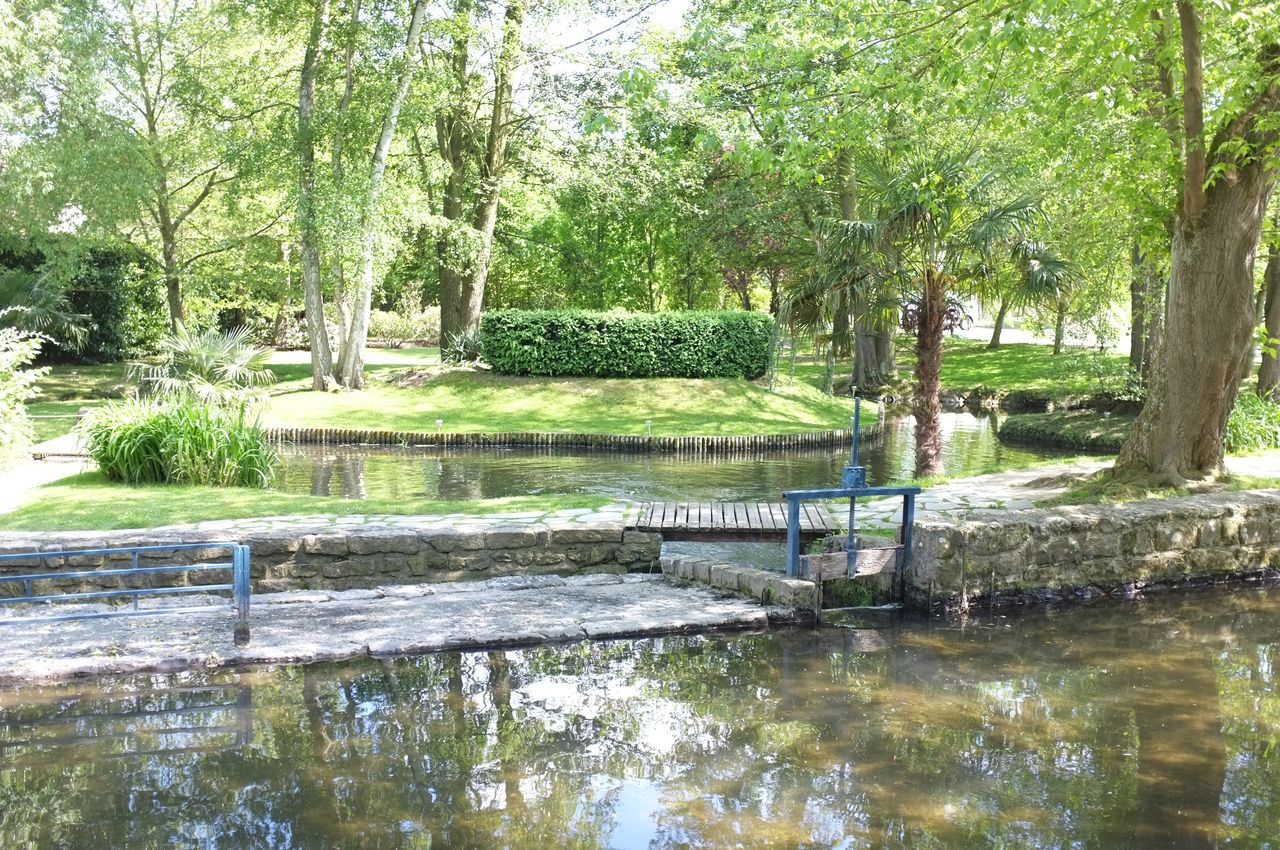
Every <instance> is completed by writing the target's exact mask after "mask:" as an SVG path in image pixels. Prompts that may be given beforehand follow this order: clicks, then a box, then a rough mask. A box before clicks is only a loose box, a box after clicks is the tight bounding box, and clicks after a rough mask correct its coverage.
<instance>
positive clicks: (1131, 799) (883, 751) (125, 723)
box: [0, 589, 1280, 850]
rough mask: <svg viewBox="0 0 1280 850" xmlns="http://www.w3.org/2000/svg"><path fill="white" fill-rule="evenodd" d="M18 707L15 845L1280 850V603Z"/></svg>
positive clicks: (16, 692)
mask: <svg viewBox="0 0 1280 850" xmlns="http://www.w3.org/2000/svg"><path fill="white" fill-rule="evenodd" d="M870 634H872V635H873V636H874V637H875V640H864V639H861V638H862V637H865V634H864V633H860V632H858V631H856V630H852V629H844V628H823V629H816V630H815V629H794V630H780V631H774V632H770V633H764V634H746V635H742V634H739V635H715V636H703V637H670V638H661V639H647V640H634V641H610V642H588V643H580V644H572V645H565V646H553V647H540V648H533V649H521V650H509V651H494V652H477V653H464V654H459V653H444V654H438V655H431V656H425V657H422V658H415V659H399V660H386V661H367V662H363V663H359V664H354V665H343V666H310V667H292V668H278V669H264V670H254V671H249V672H243V673H238V674H237V673H230V672H219V673H209V672H202V673H189V674H182V675H168V676H159V675H157V676H138V677H131V678H129V679H123V680H118V681H111V682H104V683H84V682H79V683H74V684H69V685H66V686H61V687H50V688H17V689H9V690H6V691H4V692H2V693H0V847H4V848H10V847H15V848H16V847H58V848H63V847H91V848H104V847H130V848H151V847H201V848H258V847H293V848H317V849H318V848H334V847H339V848H427V847H429V848H433V849H434V850H440V848H499V847H511V848H521V850H526V848H528V849H529V850H532V848H538V850H542V849H543V848H559V847H568V848H605V847H610V848H673V849H674V848H727V847H745V848H778V847H786V848H792V847H797V848H827V847H843V848H908V847H909V848H926V847H927V848H937V847H947V848H979V847H982V848H986V847H993V846H995V847H1030V848H1060V847H1097V848H1119V847H1161V848H1163V847H1209V846H1215V845H1216V846H1218V847H1224V848H1226V847H1247V848H1261V847H1269V846H1274V840H1275V836H1277V835H1280V794H1277V793H1276V789H1277V787H1278V784H1277V783H1278V781H1280V748H1277V747H1276V746H1275V741H1276V740H1277V735H1278V734H1280V681H1278V679H1277V677H1278V676H1280V674H1278V672H1277V671H1278V670H1280V665H1278V662H1280V651H1278V649H1277V647H1278V645H1280V590H1275V589H1272V590H1236V591H1232V592H1222V591H1217V592H1202V593H1193V594H1185V595H1170V596H1165V597H1163V598H1158V599H1152V600H1149V601H1146V602H1141V603H1129V604H1110V603H1101V604H1098V605H1095V606H1090V607H1089V608H1071V609H1063V610H1059V611H1056V612H1050V613H1044V612H1038V613H1028V614H1025V615H1021V616H1018V617H1009V618H997V619H995V620H992V621H990V622H980V623H969V624H966V625H964V626H960V625H939V624H936V623H932V624H931V623H923V622H916V623H912V622H906V623H902V624H899V625H896V626H894V627H891V628H882V629H878V630H876V631H874V632H873V633H870Z"/></svg>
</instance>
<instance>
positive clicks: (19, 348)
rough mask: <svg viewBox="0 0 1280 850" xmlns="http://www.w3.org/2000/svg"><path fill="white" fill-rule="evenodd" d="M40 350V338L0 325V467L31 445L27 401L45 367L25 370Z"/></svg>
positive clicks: (33, 392) (32, 393) (33, 393)
mask: <svg viewBox="0 0 1280 850" xmlns="http://www.w3.org/2000/svg"><path fill="white" fill-rule="evenodd" d="M39 352H40V339H39V338H38V337H33V336H29V335H27V334H23V333H21V332H19V331H15V330H13V329H12V328H0V466H5V465H7V464H8V462H9V461H12V460H13V459H14V458H16V457H18V456H19V455H20V454H21V452H22V451H23V450H24V449H26V448H27V447H28V446H30V445H31V440H32V437H33V433H32V430H31V420H30V418H28V416H27V404H26V403H27V400H28V399H30V398H31V397H32V396H34V395H35V394H36V388H35V383H36V379H37V378H39V377H40V375H42V374H43V373H44V372H45V370H44V369H27V368H25V367H26V366H29V365H30V364H31V362H32V361H33V360H35V359H36V355H37V354H38V353H39Z"/></svg>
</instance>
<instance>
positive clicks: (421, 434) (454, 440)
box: [266, 427, 879, 454]
mask: <svg viewBox="0 0 1280 850" xmlns="http://www.w3.org/2000/svg"><path fill="white" fill-rule="evenodd" d="M266 431H267V436H268V437H269V438H270V439H271V440H274V441H277V442H287V443H298V444H318V445H326V444H330V443H351V444H361V445H373V446H412V447H423V448H437V447H438V448H455V447H457V448H488V447H504V448H576V449H606V450H612V451H621V452H687V453H698V454H735V453H739V452H756V451H774V450H785V449H797V448H823V447H827V446H843V445H848V443H849V441H850V439H851V438H852V435H853V432H852V430H851V429H848V428H845V429H842V430H832V431H806V432H803V433H797V434H753V435H747V436H719V435H706V436H690V437H646V436H642V435H630V434H570V433H560V432H553V431H502V432H493V433H487V432H476V433H459V432H442V433H432V432H429V431H377V430H368V429H361V428H267V429H266ZM861 431H862V435H863V437H868V438H869V437H872V436H874V435H875V434H877V433H879V429H878V427H870V428H862V429H861Z"/></svg>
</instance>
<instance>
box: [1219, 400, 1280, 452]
mask: <svg viewBox="0 0 1280 850" xmlns="http://www.w3.org/2000/svg"><path fill="white" fill-rule="evenodd" d="M1226 448H1227V451H1228V452H1233V453H1239V452H1257V451H1262V450H1263V449H1274V448H1280V404H1278V403H1276V402H1275V401H1273V400H1271V399H1269V398H1263V397H1262V396H1260V395H1258V394H1257V393H1255V392H1251V391H1249V390H1241V391H1240V395H1238V396H1237V397H1236V406H1235V407H1234V408H1233V409H1232V411H1231V418H1230V419H1228V420H1227V435H1226Z"/></svg>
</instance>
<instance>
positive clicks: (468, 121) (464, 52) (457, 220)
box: [436, 0, 525, 344]
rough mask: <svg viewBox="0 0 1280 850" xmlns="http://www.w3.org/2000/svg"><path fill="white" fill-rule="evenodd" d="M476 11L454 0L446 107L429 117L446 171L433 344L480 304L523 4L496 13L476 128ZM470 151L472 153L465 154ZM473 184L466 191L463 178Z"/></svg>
mask: <svg viewBox="0 0 1280 850" xmlns="http://www.w3.org/2000/svg"><path fill="white" fill-rule="evenodd" d="M475 11H476V4H475V2H474V0H456V4H455V7H454V18H455V20H454V28H455V32H454V34H453V47H452V71H453V80H452V86H453V92H452V98H451V100H452V102H451V105H450V106H449V108H448V109H447V110H445V111H442V112H441V114H440V115H439V116H438V117H437V119H436V136H437V146H438V149H439V153H440V158H441V159H442V160H444V162H445V163H446V165H447V166H448V168H449V174H448V177H447V182H446V184H445V193H444V201H443V208H442V212H443V216H444V218H445V219H446V220H447V221H448V222H450V224H451V225H452V227H451V228H449V229H447V230H446V231H445V237H444V238H443V239H442V240H441V243H440V249H439V250H440V338H441V342H442V344H447V343H446V341H447V340H451V339H457V338H459V337H460V336H461V335H464V334H467V333H470V332H472V331H474V330H475V329H476V327H477V326H478V324H479V322H480V310H481V308H482V307H483V305H484V290H485V285H486V284H487V283H488V279H489V264H490V261H491V259H492V255H493V232H494V227H495V226H496V225H497V220H498V202H499V199H500V198H501V194H502V178H503V174H504V172H505V170H506V163H507V144H508V141H509V139H510V137H511V131H512V125H513V122H514V121H515V117H514V101H513V97H512V95H513V89H514V76H515V73H516V69H517V61H518V59H519V54H520V48H521V35H522V29H523V26H524V15H525V3H524V0H508V2H507V4H506V10H505V12H504V13H503V23H502V41H501V45H500V47H499V49H498V52H497V56H496V57H495V59H494V63H493V87H492V92H493V96H492V100H491V102H490V104H489V115H488V122H487V127H484V128H483V129H482V128H480V127H477V126H476V124H477V123H478V122H477V119H476V118H475V115H476V112H477V109H476V107H475V105H474V104H473V103H472V94H473V91H474V83H473V81H472V73H473V71H472V69H471V66H470V60H471V48H472V44H471V39H472V30H473V27H474V24H473V22H472V15H473V13H474V12H475ZM481 134H483V140H484V141H483V144H482V145H479V146H477V147H475V148H474V149H473V148H472V147H471V141H472V137H473V136H479V135H481ZM473 150H474V152H473ZM469 172H472V173H475V175H476V184H477V185H476V186H475V188H474V189H473V190H472V191H471V192H468V173H469ZM459 231H460V232H461V233H463V234H466V236H465V237H464V238H466V240H467V241H468V242H469V243H470V244H469V250H467V251H465V252H464V253H465V254H466V255H468V262H467V263H466V264H465V267H462V268H460V267H459V265H460V264H459V263H458V262H457V260H456V256H457V254H458V253H459V252H458V246H457V245H456V244H455V241H456V239H457V238H458V235H459Z"/></svg>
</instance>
